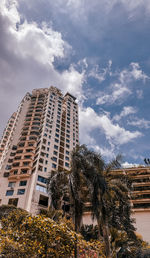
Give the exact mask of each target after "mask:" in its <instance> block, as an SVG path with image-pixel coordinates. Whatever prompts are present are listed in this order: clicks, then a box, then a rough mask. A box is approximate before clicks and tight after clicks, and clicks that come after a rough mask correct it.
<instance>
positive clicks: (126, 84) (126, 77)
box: [96, 62, 150, 105]
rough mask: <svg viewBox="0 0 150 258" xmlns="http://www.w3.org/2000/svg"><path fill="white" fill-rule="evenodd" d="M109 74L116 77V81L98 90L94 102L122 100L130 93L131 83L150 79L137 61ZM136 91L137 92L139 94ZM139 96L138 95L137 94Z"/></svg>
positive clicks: (106, 102) (103, 102) (110, 102)
mask: <svg viewBox="0 0 150 258" xmlns="http://www.w3.org/2000/svg"><path fill="white" fill-rule="evenodd" d="M110 75H111V76H114V77H117V78H116V82H114V83H112V84H111V85H110V86H109V88H108V89H107V90H106V92H99V95H100V96H99V97H98V98H97V101H96V104H98V105H102V104H113V103H115V102H116V101H118V102H122V101H123V100H124V99H126V97H127V96H129V95H131V94H132V83H134V82H135V81H138V80H142V81H143V82H145V80H146V79H150V78H149V77H148V76H147V75H146V74H145V73H144V72H143V71H142V69H141V68H140V65H139V64H138V63H134V62H132V63H130V65H129V67H128V68H126V69H123V70H122V71H119V72H118V71H115V72H111V74H110ZM140 93H141V91H140V92H137V94H140ZM138 96H139V95H138Z"/></svg>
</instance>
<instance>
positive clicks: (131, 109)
mask: <svg viewBox="0 0 150 258" xmlns="http://www.w3.org/2000/svg"><path fill="white" fill-rule="evenodd" d="M136 112H137V109H136V108H134V107H131V106H126V107H124V108H123V110H122V111H121V113H120V114H119V115H115V116H114V117H113V120H115V121H119V120H120V119H121V118H122V117H125V116H128V115H131V114H135V113H136Z"/></svg>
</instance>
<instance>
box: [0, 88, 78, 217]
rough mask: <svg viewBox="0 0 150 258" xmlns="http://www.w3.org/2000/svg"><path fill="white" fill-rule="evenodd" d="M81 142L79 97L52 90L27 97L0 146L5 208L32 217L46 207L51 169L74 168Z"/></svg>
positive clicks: (0, 192) (0, 185)
mask: <svg viewBox="0 0 150 258" xmlns="http://www.w3.org/2000/svg"><path fill="white" fill-rule="evenodd" d="M78 143H79V127H78V105H77V103H76V102H75V97H73V96H72V95H70V94H69V93H67V94H66V95H65V96H63V95H62V93H61V91H60V90H59V89H57V88H55V87H53V86H51V87H50V88H44V89H35V90H33V91H32V94H30V93H27V94H26V96H25V97H24V98H23V100H22V101H21V103H20V105H19V107H18V110H17V112H16V113H14V114H13V115H12V117H11V118H10V119H9V121H8V124H7V126H6V128H5V130H4V133H3V136H2V139H1V142H0V204H14V205H16V206H17V207H20V208H23V209H25V210H27V211H29V212H31V213H32V214H37V213H38V212H39V210H40V209H45V208H47V207H48V204H49V198H48V195H47V191H46V179H47V177H48V176H49V174H50V172H51V171H52V170H57V169H59V170H61V169H64V168H65V169H69V164H70V153H71V151H72V150H73V148H74V147H75V146H76V145H77V144H78Z"/></svg>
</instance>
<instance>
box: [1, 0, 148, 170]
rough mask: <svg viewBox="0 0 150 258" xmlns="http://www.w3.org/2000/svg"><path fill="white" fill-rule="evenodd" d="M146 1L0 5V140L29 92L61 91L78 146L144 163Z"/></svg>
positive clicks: (6, 1)
mask: <svg viewBox="0 0 150 258" xmlns="http://www.w3.org/2000/svg"><path fill="white" fill-rule="evenodd" d="M149 27H150V1H149V0H144V1H143V0H136V1H135V0H101V1H99V0H93V1H90V0H55V1H54V0H18V1H17V0H1V3H0V121H1V123H0V134H1V135H2V132H3V130H4V128H5V125H6V123H7V120H8V119H9V117H10V115H11V114H12V113H13V112H14V111H16V110H17V107H18V105H19V103H20V101H21V99H22V98H23V96H24V95H25V94H26V92H32V90H33V89H34V88H47V87H50V86H51V85H53V86H56V87H58V88H60V89H61V90H62V92H63V93H66V92H67V91H69V92H70V93H71V94H73V95H74V96H76V97H77V102H78V104H79V125H80V126H79V130H80V143H81V144H83V143H84V144H86V145H87V146H88V147H89V148H91V149H93V150H95V151H98V152H100V153H101V154H102V156H103V157H104V159H105V160H106V161H108V160H111V159H113V158H114V157H115V156H116V155H117V154H121V155H122V156H123V161H122V162H123V166H126V167H128V166H132V165H138V164H144V162H143V160H144V158H145V157H146V158H150V145H149V143H150V115H149V107H150V32H149Z"/></svg>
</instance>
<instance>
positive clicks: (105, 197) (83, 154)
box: [48, 145, 134, 258]
mask: <svg viewBox="0 0 150 258" xmlns="http://www.w3.org/2000/svg"><path fill="white" fill-rule="evenodd" d="M119 160H120V157H119V156H118V157H117V158H116V159H115V160H113V161H112V162H110V163H109V164H108V165H107V164H106V163H105V161H104V160H103V158H102V157H101V155H100V154H98V153H96V152H94V151H91V150H88V149H87V147H86V146H85V145H81V146H77V147H76V149H74V150H73V152H72V154H71V169H70V171H69V172H58V173H56V174H55V175H54V176H52V177H51V178H50V180H49V185H48V190H49V193H50V195H51V200H52V204H53V207H54V208H55V209H58V208H59V209H60V208H61V205H62V202H63V199H64V196H65V195H69V198H70V207H71V212H72V218H73V221H74V224H75V230H76V231H77V232H79V229H80V226H81V220H82V216H83V212H84V204H85V202H86V198H85V195H87V196H88V197H89V198H90V201H91V211H92V214H93V218H94V217H95V218H96V220H97V224H98V231H99V237H101V235H102V236H103V239H104V242H105V249H106V257H107V258H109V257H111V244H110V243H111V241H110V238H111V237H110V228H111V227H112V226H113V227H115V228H123V229H124V230H125V231H126V232H127V231H128V236H129V235H130V236H131V235H132V236H133V232H134V227H133V225H132V221H131V219H130V214H131V208H130V203H129V196H128V187H127V186H128V185H127V184H128V181H127V179H126V176H125V175H121V174H119V175H116V174H115V172H114V170H113V169H115V168H118V167H119V166H120V162H119ZM114 206H115V207H114ZM75 257H77V253H76V248H75Z"/></svg>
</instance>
